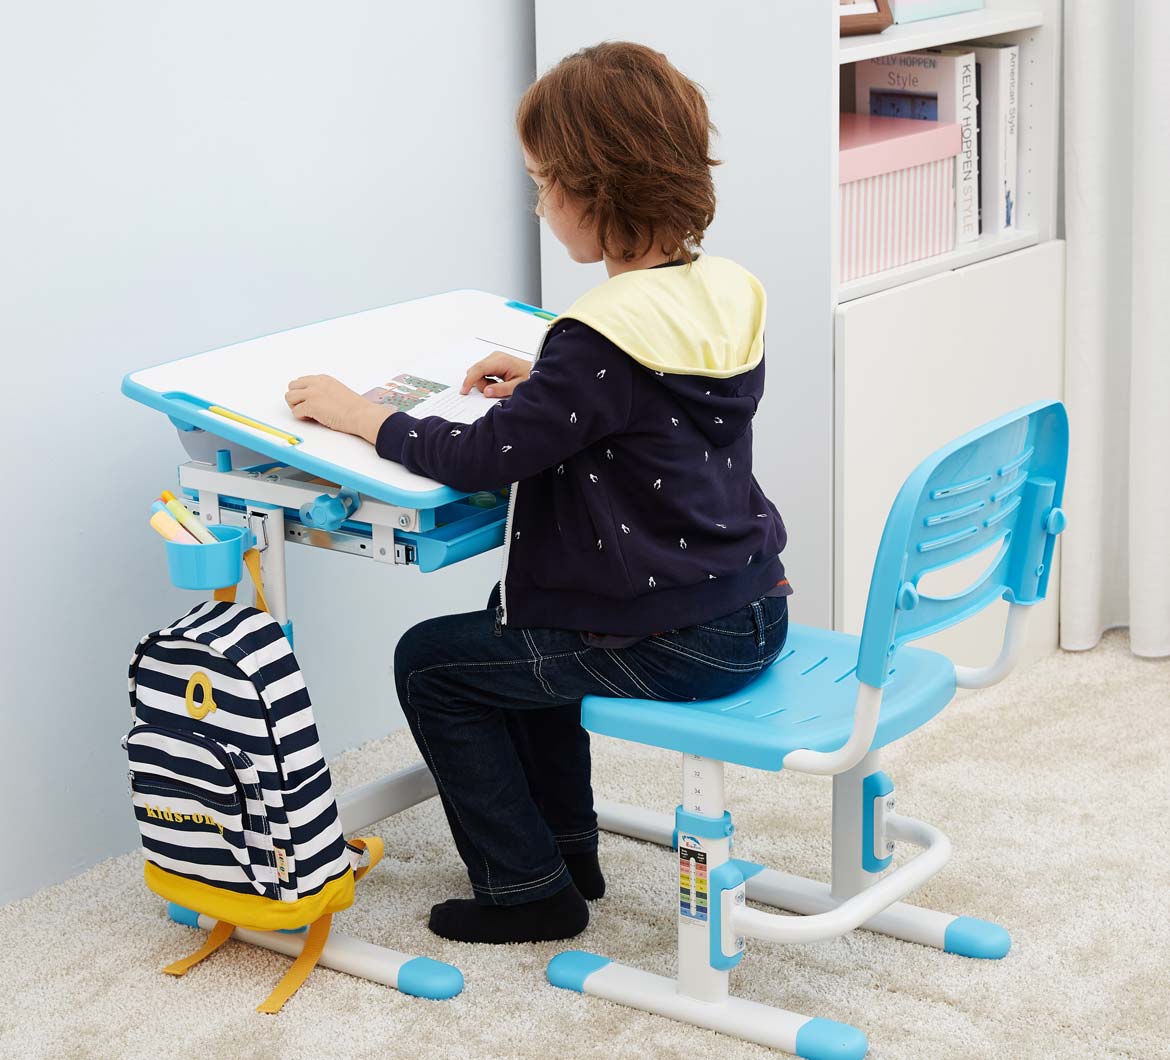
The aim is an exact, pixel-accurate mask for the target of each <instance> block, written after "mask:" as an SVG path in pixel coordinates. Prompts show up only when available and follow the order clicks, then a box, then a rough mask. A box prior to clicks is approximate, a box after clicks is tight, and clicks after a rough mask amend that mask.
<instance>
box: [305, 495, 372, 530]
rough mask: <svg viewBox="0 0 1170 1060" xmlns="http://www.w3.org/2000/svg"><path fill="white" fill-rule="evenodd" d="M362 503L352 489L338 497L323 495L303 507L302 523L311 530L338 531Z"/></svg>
mask: <svg viewBox="0 0 1170 1060" xmlns="http://www.w3.org/2000/svg"><path fill="white" fill-rule="evenodd" d="M361 503H362V499H361V497H359V496H358V494H357V493H356V492H355V491H354V490H351V489H343V490H341V492H340V493H338V494H337V496H336V497H331V496H329V494H328V493H322V494H321V496H320V497H317V498H315V499H314V500H311V501H306V502H305V503H304V504H302V505H301V508H300V514H301V522H302V523H303V524H304V525H305V526H307V527H308V528H309V529H310V530H336V529H338V528H339V527H340V526H341V524H342V523H344V522H345V521H346V519H350V518H352V517H353V514H354V512H356V511H357V510H358V508H359V507H361Z"/></svg>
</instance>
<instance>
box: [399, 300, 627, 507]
mask: <svg viewBox="0 0 1170 1060" xmlns="http://www.w3.org/2000/svg"><path fill="white" fill-rule="evenodd" d="M557 327H558V328H559V329H563V330H558V331H557V332H556V333H554V334H553V335H550V336H549V338H548V339H547V341H546V342H545V345H544V350H543V352H542V353H541V357H540V360H539V361H538V362H537V363H536V364H535V365H534V366H533V368H532V374H531V376H530V377H529V379H528V380H527V381H526V382H525V383H524V385H523V386H520V387H517V388H516V391H515V393H514V394H512V396H511V397H510V398H508V400H507V401H505V402H502V403H501V404H499V405H497V406H495V407H494V408H492V409H491V410H489V411H488V413H487V414H486V415H485V416H483V417H482V418H480V419H478V420H476V421H475V422H474V423H470V424H464V423H451V422H450V421H448V420H444V419H442V418H440V417H438V416H428V417H426V418H425V419H415V417H413V416H411V415H409V414H408V413H405V412H397V413H395V414H394V415H393V416H390V417H389V418H387V420H386V422H385V423H383V424H382V426H381V429H380V430H379V432H378V436H377V443H376V444H377V449H378V455H379V456H382V457H385V458H386V459H388V460H396V461H398V462H399V463H401V464H402V465H403V466H404V467H406V468H407V469H408V470H410V471H414V472H416V473H417V474H420V475H426V476H427V477H428V478H433V479H436V480H438V481H439V482H444V483H446V484H448V485H450V486H454V487H455V488H456V489H460V490H468V491H471V490H482V489H499V488H501V487H503V486H506V485H508V484H509V483H512V482H518V481H520V480H521V479H525V478H528V477H530V476H531V475H535V474H537V473H538V472H540V471H543V470H544V469H545V468H549V467H555V466H556V465H557V464H560V463H561V462H562V461H564V460H567V459H568V458H569V457H570V456H573V455H574V454H575V453H579V452H580V451H581V450H582V449H585V448H587V447H588V446H589V445H591V444H592V443H593V442H595V441H597V440H598V439H599V438H604V437H605V436H606V435H608V434H614V433H616V432H618V431H621V430H623V429H624V428H625V426H626V424H627V423H628V421H629V417H630V404H631V401H632V387H633V375H632V373H633V362H632V361H631V360H630V359H629V357H627V356H626V354H624V353H623V352H622V351H621V350H619V349H618V348H617V347H616V346H615V345H613V343H611V342H609V340H607V339H605V338H603V337H602V336H600V335H598V334H597V332H595V331H593V330H592V329H591V328H589V327H586V326H585V325H584V324H580V323H577V322H576V321H566V322H564V323H563V324H560V325H557Z"/></svg>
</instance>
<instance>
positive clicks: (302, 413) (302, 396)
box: [284, 375, 394, 445]
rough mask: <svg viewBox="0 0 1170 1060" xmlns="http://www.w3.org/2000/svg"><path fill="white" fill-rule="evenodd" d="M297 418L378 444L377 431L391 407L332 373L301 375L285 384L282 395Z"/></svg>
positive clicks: (391, 411) (392, 410) (388, 414)
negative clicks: (286, 390)
mask: <svg viewBox="0 0 1170 1060" xmlns="http://www.w3.org/2000/svg"><path fill="white" fill-rule="evenodd" d="M284 400H285V401H286V402H288V407H289V408H290V409H292V414H293V415H294V416H295V417H296V418H297V419H298V420H315V421H316V422H317V423H319V424H321V425H322V426H323V427H328V428H329V429H330V430H333V431H340V432H341V433H343V434H355V435H357V436H358V437H359V438H364V439H365V440H366V441H367V442H369V443H370V444H371V445H375V444H377V440H378V430H379V428H381V426H382V424H383V423H385V422H386V418H387V417H388V416H390V415H391V414H392V413H393V412H394V409H393V408H387V407H386V406H385V405H375V404H374V403H373V402H371V401H367V400H366V399H365V398H364V397H362V396H361V395H360V394H357V393H355V392H354V391H352V390H350V389H349V387H347V386H346V385H345V384H344V383H341V382H339V381H338V380H336V379H334V378H333V376H331V375H304V376H301V377H300V378H299V379H294V380H293V381H292V382H291V383H289V385H288V393H286V394H285V395H284Z"/></svg>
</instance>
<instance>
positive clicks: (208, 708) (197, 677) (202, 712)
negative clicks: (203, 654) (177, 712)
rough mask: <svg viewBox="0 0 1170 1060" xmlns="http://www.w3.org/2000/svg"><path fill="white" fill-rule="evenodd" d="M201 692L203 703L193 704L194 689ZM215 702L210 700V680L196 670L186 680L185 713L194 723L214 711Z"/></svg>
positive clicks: (200, 671)
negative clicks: (198, 689)
mask: <svg viewBox="0 0 1170 1060" xmlns="http://www.w3.org/2000/svg"><path fill="white" fill-rule="evenodd" d="M197 688H200V689H202V690H203V702H201V703H197V702H195V689H197ZM215 709H216V707H215V700H214V699H212V698H211V678H210V677H208V676H207V674H205V673H204V672H203V671H202V670H196V671H195V672H194V673H193V674H192V675H191V676H190V677H189V678H188V679H187V713H188V714H190V715H191V717H193V718H194V719H195V720H196V721H201V720H202V719H204V718H206V717H207V715H208V714H210V713H211V712H212V711H213V710H215Z"/></svg>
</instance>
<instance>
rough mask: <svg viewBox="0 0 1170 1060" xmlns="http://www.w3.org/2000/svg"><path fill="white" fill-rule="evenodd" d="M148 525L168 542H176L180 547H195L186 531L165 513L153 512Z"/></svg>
mask: <svg viewBox="0 0 1170 1060" xmlns="http://www.w3.org/2000/svg"><path fill="white" fill-rule="evenodd" d="M150 525H151V526H152V527H154V529H155V530H157V531H158V532H159V533H160V534H162V536H163V537H165V538H166V539H167V540H168V541H177V542H179V544H182V545H197V544H199V542H198V541H196V540H195V538H193V537H192V536H191V535H190V534H189V533H187V531H186V530H184V529H183V528H182V527H181V526H180V525H179V524H178V523H177V522H175V520H174V519H172V518H171V517H170V515H168V514H167V513H166V512H155V513H154V515H152V516H151V517H150Z"/></svg>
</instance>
